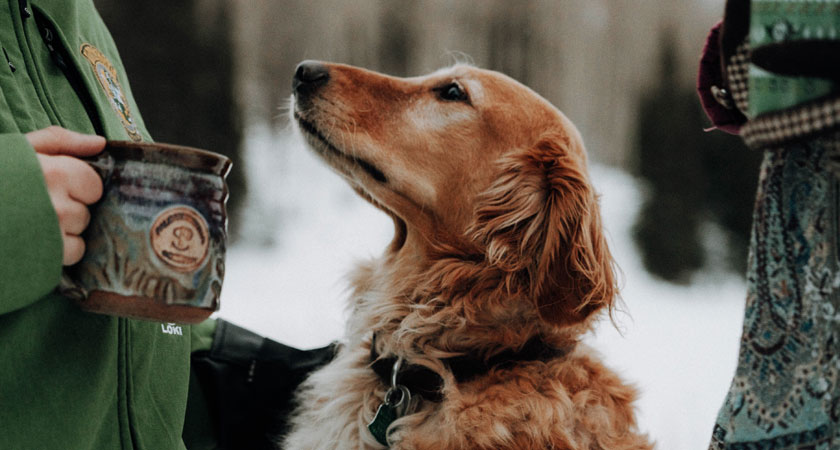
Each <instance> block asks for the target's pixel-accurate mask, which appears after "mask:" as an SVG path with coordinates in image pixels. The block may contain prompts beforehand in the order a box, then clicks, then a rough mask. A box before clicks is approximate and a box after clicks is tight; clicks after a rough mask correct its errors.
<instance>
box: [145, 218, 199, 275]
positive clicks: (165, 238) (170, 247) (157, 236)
mask: <svg viewBox="0 0 840 450" xmlns="http://www.w3.org/2000/svg"><path fill="white" fill-rule="evenodd" d="M150 238H151V243H152V250H153V251H154V252H155V255H156V256H157V257H158V259H160V260H161V261H162V262H163V263H164V264H166V265H167V266H168V267H170V268H172V269H174V270H176V271H178V272H193V271H195V270H196V269H198V268H199V267H201V266H202V265H203V264H204V260H205V259H207V250H208V249H209V248H210V236H209V232H208V229H207V221H206V220H204V217H202V216H201V214H199V212H198V211H196V210H194V209H192V208H190V207H188V206H173V207H171V208H168V209H166V210H164V211H163V212H162V213H160V214H159V215H158V217H157V219H155V222H154V224H153V225H152V229H151V232H150Z"/></svg>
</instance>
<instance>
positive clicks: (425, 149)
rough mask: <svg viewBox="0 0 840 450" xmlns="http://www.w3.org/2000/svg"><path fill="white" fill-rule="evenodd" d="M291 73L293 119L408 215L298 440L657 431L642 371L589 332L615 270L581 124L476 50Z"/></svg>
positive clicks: (422, 449) (372, 275)
mask: <svg viewBox="0 0 840 450" xmlns="http://www.w3.org/2000/svg"><path fill="white" fill-rule="evenodd" d="M292 87H293V91H294V93H293V96H292V104H293V105H292V108H291V112H292V115H293V123H295V124H296V127H295V128H296V129H298V130H299V132H300V134H302V136H303V138H304V139H305V141H306V142H307V144H308V146H309V147H310V148H311V150H312V151H314V152H315V153H316V154H317V155H319V156H320V157H321V158H322V159H323V160H324V161H325V162H326V163H327V164H328V165H329V166H330V167H331V168H332V169H334V170H335V172H337V173H338V174H340V175H341V176H342V177H344V179H345V180H346V181H347V182H348V183H349V184H350V186H352V188H353V189H354V190H355V191H356V192H357V193H358V194H359V195H360V196H362V197H363V198H365V199H367V200H368V201H369V202H370V203H372V204H373V205H375V206H376V207H377V208H379V209H381V210H382V211H384V212H385V213H386V214H388V215H389V216H390V217H391V218H392V219H393V222H394V225H395V234H394V238H393V240H392V241H391V243H390V244H389V246H388V247H387V249H386V251H385V252H384V254H383V255H382V256H381V257H379V258H377V259H374V260H372V261H369V262H367V263H364V264H361V265H360V266H359V267H358V268H357V269H356V270H355V272H354V274H353V275H352V277H351V283H352V292H351V297H350V305H349V310H350V317H349V320H348V325H347V332H346V338H345V341H344V343H343V345H342V346H341V348H340V350H338V352H337V354H336V357H335V359H334V360H333V361H332V362H331V363H329V364H328V365H326V366H324V367H323V368H322V369H320V370H318V371H316V372H315V373H313V374H312V375H311V376H310V377H309V378H308V379H307V381H305V382H304V384H303V385H302V386H301V388H300V390H299V391H298V393H297V401H298V407H297V410H296V412H295V413H294V414H293V416H292V418H291V419H290V420H291V431H290V432H289V433H288V434H287V435H286V436H285V437H282V438H281V442H282V446H283V448H285V449H287V450H295V449H307V450H312V449H381V448H386V447H388V448H392V449H411V450H433V449H434V450H448V449H482V450H490V449H494V450H495V449H558V450H559V449H567V450H579V449H605V450H625V449H626V450H630V449H633V450H639V449H651V448H652V444H651V442H650V441H649V440H648V438H647V436H646V435H644V434H642V433H640V432H639V431H638V427H637V425H636V422H635V416H634V411H633V406H632V404H633V401H634V399H635V397H636V393H635V391H634V389H633V388H632V387H630V386H628V385H626V384H624V383H623V382H622V381H621V380H620V379H619V377H618V376H617V375H616V374H615V373H613V372H612V371H610V370H609V369H607V368H606V367H605V366H604V365H602V363H601V362H599V360H598V357H597V356H596V355H595V354H594V352H593V351H592V350H591V349H589V348H587V347H586V346H585V345H584V344H583V343H581V342H579V341H580V338H581V335H582V334H584V333H585V332H587V331H588V330H589V329H590V328H591V327H592V325H593V322H594V321H595V320H596V319H597V317H599V316H601V314H599V313H604V312H607V311H609V312H610V314H611V312H612V308H613V306H614V303H615V301H616V300H615V298H616V294H617V287H616V281H615V276H614V263H613V260H612V257H611V255H610V252H609V249H608V247H607V243H606V241H605V238H604V235H603V232H602V226H601V220H600V215H599V208H598V200H597V196H596V193H595V192H594V190H593V188H592V186H591V185H590V183H589V180H588V175H587V157H586V154H585V150H584V147H583V144H582V140H581V136H580V134H579V133H578V131H577V130H576V128H575V127H574V125H573V124H572V123H571V122H570V121H569V120H568V119H567V118H566V117H565V116H564V115H563V114H562V113H561V112H560V111H558V110H557V109H556V108H555V107H554V106H552V105H551V104H550V103H549V102H548V101H546V100H544V99H543V98H542V97H540V96H539V95H537V94H536V93H535V92H533V91H532V90H530V89H529V88H527V87H525V86H523V85H522V84H520V83H518V82H516V81H514V80H513V79H511V78H509V77H507V76H505V75H503V74H500V73H497V72H493V71H488V70H482V69H478V68H475V67H472V66H470V65H460V64H459V65H455V66H452V67H449V68H446V69H442V70H439V71H437V72H434V73H432V74H429V75H427V76H423V77H415V78H397V77H391V76H387V75H383V74H379V73H376V72H372V71H369V70H365V69H361V68H356V67H352V66H348V65H342V64H331V63H325V62H317V61H304V62H302V63H301V64H300V65H299V66H298V67H297V69H296V71H295V75H294V78H293V83H292ZM336 226H340V224H336Z"/></svg>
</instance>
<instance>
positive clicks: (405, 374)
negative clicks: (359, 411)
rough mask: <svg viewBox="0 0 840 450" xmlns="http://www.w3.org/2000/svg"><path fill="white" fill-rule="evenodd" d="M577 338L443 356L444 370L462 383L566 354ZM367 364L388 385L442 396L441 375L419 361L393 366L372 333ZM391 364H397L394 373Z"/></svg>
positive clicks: (433, 397)
mask: <svg viewBox="0 0 840 450" xmlns="http://www.w3.org/2000/svg"><path fill="white" fill-rule="evenodd" d="M576 345H577V342H573V343H571V344H570V345H568V346H565V347H562V348H556V347H552V346H550V345H548V344H547V343H546V342H545V341H543V339H542V337H540V336H536V337H534V338H531V339H530V340H529V341H528V342H527V343H526V344H525V345H524V346H523V347H522V348H521V349H520V350H505V351H503V352H501V353H499V354H497V355H494V356H492V357H490V358H488V359H484V358H480V357H478V356H475V355H469V354H468V355H462V356H455V357H452V358H446V359H443V360H442V362H443V364H444V366H446V368H447V370H449V371H450V372H452V375H453V376H454V377H455V381H457V382H458V383H466V382H468V381H470V380H472V379H474V378H477V377H478V376H480V375H484V374H486V373H488V372H490V371H491V370H493V369H507V368H510V367H513V366H515V365H516V364H518V363H521V362H529V361H548V360H550V359H555V358H560V357H563V356H566V355H568V354H569V353H571V352H572V350H574V348H575V346H576ZM370 360H371V368H372V369H373V371H374V372H376V374H377V375H378V376H379V378H380V379H382V381H383V382H384V383H385V384H386V385H388V386H391V383H392V381H393V380H396V381H397V383H398V384H400V385H402V386H405V387H406V388H408V390H409V391H410V392H411V393H412V395H414V394H417V395H420V396H422V397H423V398H425V399H426V400H429V401H431V402H435V403H439V402H441V401H442V400H443V393H442V391H443V377H441V376H440V374H438V373H437V372H435V371H434V370H432V369H429V368H428V367H426V366H421V365H419V364H402V365H400V366H395V364H394V363H396V362H397V357H396V356H390V357H386V358H383V357H380V355H379V353H377V351H376V333H374V334H373V341H372V342H371V345H370ZM394 367H399V369H398V372H397V374H394V373H393V370H394Z"/></svg>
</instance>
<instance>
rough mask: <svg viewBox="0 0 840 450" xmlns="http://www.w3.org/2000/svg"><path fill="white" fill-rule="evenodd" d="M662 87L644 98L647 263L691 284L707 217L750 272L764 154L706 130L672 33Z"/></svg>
mask: <svg viewBox="0 0 840 450" xmlns="http://www.w3.org/2000/svg"><path fill="white" fill-rule="evenodd" d="M661 42H663V47H662V53H661V57H660V64H661V69H660V70H661V72H660V76H659V78H658V83H657V87H656V89H655V90H654V91H653V92H651V93H649V94H648V95H647V96H646V97H645V98H644V99H643V100H642V101H641V104H640V108H639V116H638V127H639V128H638V134H637V136H638V142H637V145H636V155H637V167H636V172H637V173H638V174H639V175H641V176H642V177H643V178H644V179H645V180H646V181H647V182H648V187H649V191H648V192H647V194H648V196H647V198H646V201H645V203H644V205H643V206H642V210H641V211H640V214H639V217H638V219H637V223H636V226H635V230H634V235H635V238H636V241H637V244H638V245H639V247H640V250H641V252H642V259H643V262H644V264H645V266H646V267H647V269H648V270H649V271H650V272H651V273H653V274H655V275H658V276H660V277H662V278H664V279H666V280H669V281H673V282H678V283H686V282H688V281H689V280H690V276H691V275H692V273H693V272H695V271H696V270H698V269H700V268H701V267H703V265H704V263H705V249H704V246H703V242H702V239H701V235H700V231H701V224H702V223H703V221H705V220H713V221H715V222H716V223H718V224H719V225H720V226H721V228H722V229H723V230H724V232H725V235H726V236H725V239H726V242H721V243H719V244H720V245H721V246H723V248H725V251H726V252H727V253H728V259H729V264H728V265H729V268H731V269H735V270H738V271H740V272H741V273H743V271H744V269H745V267H746V253H747V244H748V235H749V228H750V223H751V217H752V199H753V196H754V194H755V186H756V183H757V176H758V165H759V159H760V155H759V154H758V153H756V152H752V151H750V150H748V149H747V148H746V147H745V146H744V145H743V144H742V143H741V140H740V138H738V137H734V136H729V135H726V134H724V133H722V132H712V133H706V132H703V128H704V127H705V123H704V122H705V117H704V114H703V112H702V110H701V108H700V106H699V101H698V100H697V96H696V94H695V93H694V89H693V88H692V87H691V86H686V85H684V84H681V83H680V82H679V81H678V79H677V77H676V75H675V74H676V73H677V69H678V58H677V52H676V49H675V48H674V45H673V42H674V40H673V39H671V36H670V35H669V34H666V35H665V36H664V39H662V40H661Z"/></svg>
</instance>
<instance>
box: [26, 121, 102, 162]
mask: <svg viewBox="0 0 840 450" xmlns="http://www.w3.org/2000/svg"><path fill="white" fill-rule="evenodd" d="M26 139H27V140H28V141H29V144H30V145H31V146H32V148H34V149H35V151H36V152H38V153H44V154H49V155H57V154H61V155H71V156H92V155H95V154H97V153H99V152H101V151H102V150H103V149H104V148H105V138H104V137H102V136H96V135H91V134H82V133H77V132H75V131H71V130H67V129H65V128H61V127H57V126H51V127H47V128H43V129H40V130H37V131H32V132H30V133H27V134H26Z"/></svg>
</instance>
